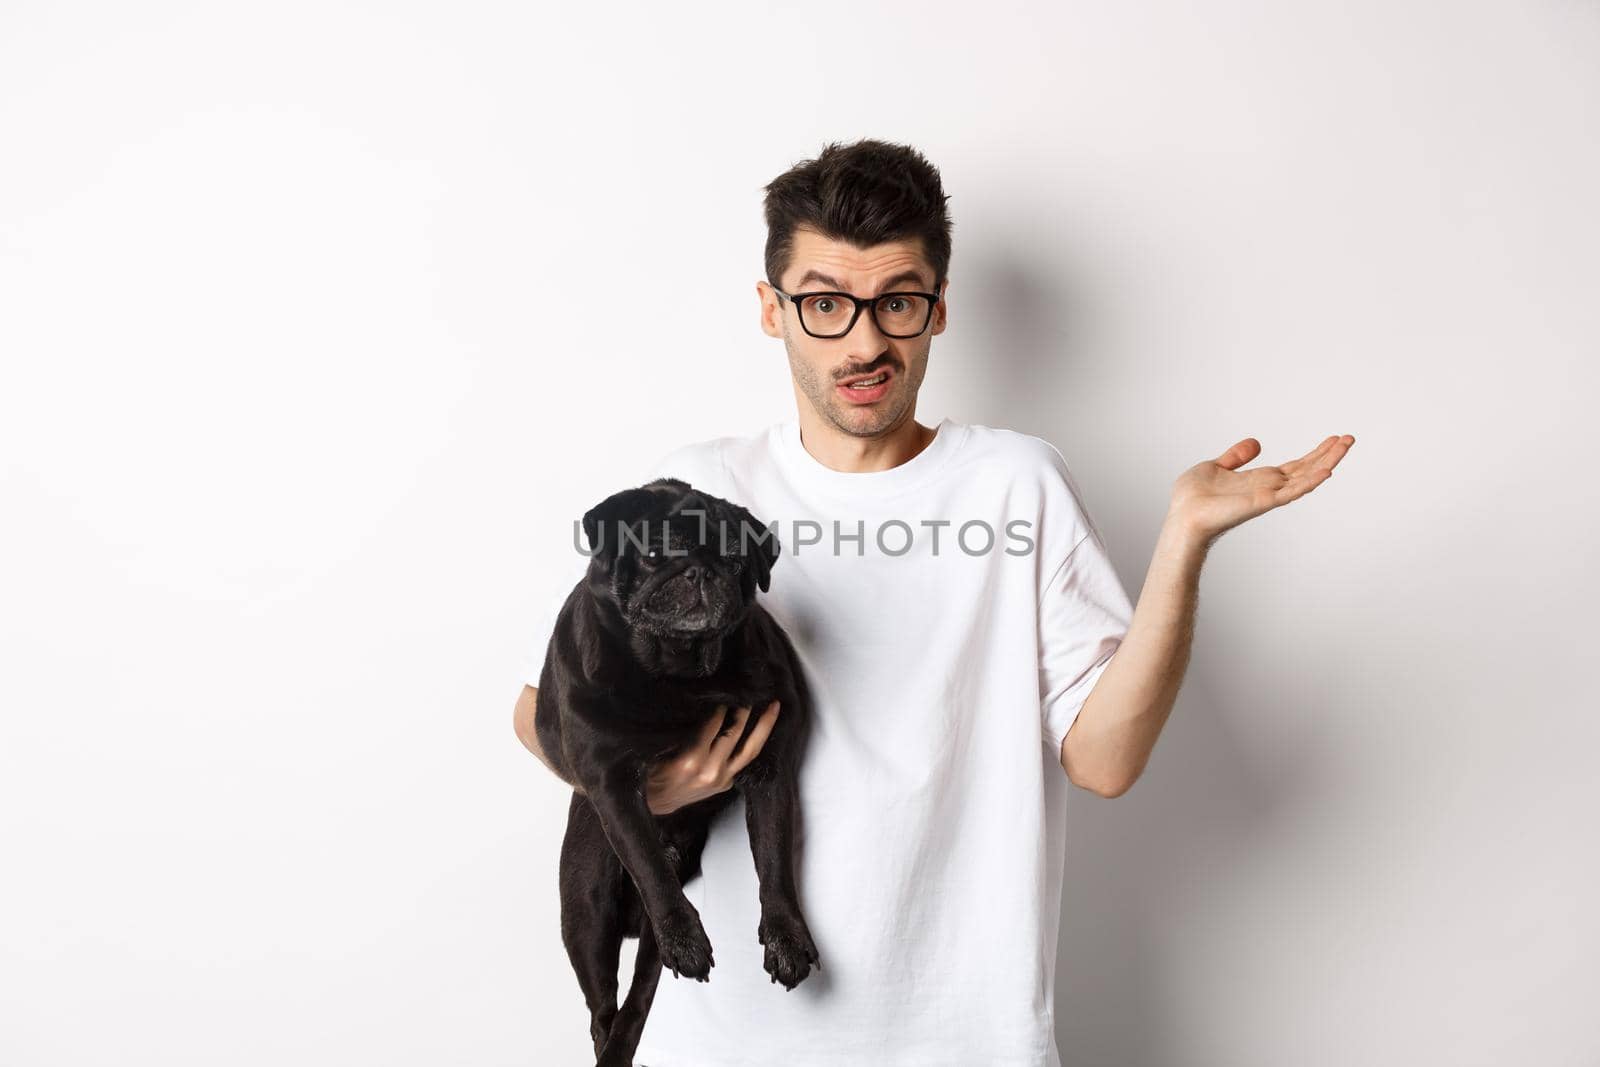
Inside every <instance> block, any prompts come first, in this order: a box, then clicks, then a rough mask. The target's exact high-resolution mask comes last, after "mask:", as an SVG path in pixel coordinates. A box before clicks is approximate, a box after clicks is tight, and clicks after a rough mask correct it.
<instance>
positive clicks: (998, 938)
mask: <svg viewBox="0 0 1600 1067" xmlns="http://www.w3.org/2000/svg"><path fill="white" fill-rule="evenodd" d="M661 475H671V476H673V477H678V478H682V479H683V480H684V481H686V482H689V483H690V484H691V485H693V486H694V487H695V488H697V489H703V490H706V491H708V492H710V493H713V494H715V495H717V496H721V497H725V498H727V499H729V500H732V501H734V502H736V503H739V504H742V505H744V506H745V507H747V508H748V509H749V510H750V511H751V513H752V514H754V515H755V517H756V518H757V519H758V520H759V521H761V522H763V523H766V524H768V525H769V526H771V527H772V528H774V529H775V530H776V532H777V535H778V541H779V543H780V554H779V558H778V562H777V564H776V566H775V567H774V568H773V572H772V586H771V589H770V591H769V592H767V593H762V594H759V596H760V598H761V603H762V604H763V605H764V606H765V607H766V609H767V610H768V611H769V612H771V613H772V615H773V617H774V618H775V619H776V620H777V621H778V622H779V623H780V624H781V625H782V626H783V628H784V629H785V630H786V631H787V632H788V634H789V637H790V639H791V640H792V641H793V642H794V645H795V648H796V650H797V651H798V652H799V656H800V660H801V663H802V665H803V668H804V670H805V672H806V679H807V681H808V683H809V686H810V689H811V694H812V699H813V701H814V707H813V708H812V709H811V712H812V716H813V718H812V729H811V737H810V741H809V744H808V746H807V748H806V751H805V755H804V758H803V760H802V763H801V772H800V782H799V787H800V788H799V795H800V822H801V828H800V833H799V858H798V877H799V886H800V905H801V908H802V910H803V911H804V913H805V917H806V922H807V924H808V925H809V927H810V929H811V934H812V937H813V938H814V939H815V941H816V944H817V952H818V955H819V956H820V958H821V960H822V967H821V969H820V970H813V971H812V973H811V975H810V976H809V977H808V978H807V979H806V980H805V981H804V982H802V983H801V984H800V985H799V986H797V987H796V988H795V989H794V990H792V991H790V990H785V989H784V988H783V986H781V985H775V984H773V983H772V981H771V979H770V978H769V977H768V975H767V973H766V971H765V970H764V969H763V968H762V965H761V961H762V948H761V945H760V944H759V943H758V942H757V940H756V925H757V922H758V920H759V917H760V900H759V897H758V893H757V881H756V875H755V868H754V863H753V860H752V859H751V854H750V845H749V838H748V835H747V833H746V829H745V813H744V802H743V801H742V800H736V801H735V802H734V803H733V804H732V805H730V806H729V807H728V808H727V809H725V810H724V811H723V812H722V813H721V814H720V815H719V816H718V817H717V818H716V820H715V821H714V822H713V824H712V827H711V832H710V837H709V839H708V841H707V843H706V848H705V853H704V856H703V859H702V874H701V875H700V877H698V878H696V879H693V880H692V881H690V882H689V884H688V885H687V886H685V887H684V891H685V893H686V895H687V896H688V898H689V900H690V901H691V902H692V903H693V904H694V906H695V907H696V908H697V909H698V910H699V912H700V917H701V920H702V921H703V922H704V924H705V928H706V933H707V934H708V935H709V937H710V939H711V943H712V945H713V946H714V947H715V949H716V957H717V963H716V966H715V967H714V968H713V969H712V971H711V976H710V981H709V982H697V981H692V980H689V979H675V978H674V977H673V975H672V973H671V972H670V971H667V972H664V973H663V975H662V978H661V982H660V986H659V988H658V990H657V992H656V997H655V1002H654V1004H653V1006H652V1007H651V1010H650V1014H649V1018H648V1020H647V1021H646V1024H645V1029H644V1033H643V1037H642V1041H641V1044H640V1047H639V1050H638V1053H637V1055H636V1056H635V1062H637V1063H638V1064H640V1065H641V1067H763V1065H769V1064H770V1065H774V1067H823V1065H827V1067H864V1065H871V1067H974V1065H978V1064H982V1065H984V1067H1059V1064H1060V1062H1061V1061H1060V1058H1059V1056H1058V1053H1057V1050H1056V1046H1055V1035H1054V1022H1055V1020H1054V989H1055V960H1056V947H1057V932H1058V924H1059V919H1060V908H1061V884H1062V868H1063V860H1064V852H1065V843H1066V826H1065V814H1066V799H1067V789H1068V782H1067V777H1066V774H1065V772H1064V771H1063V770H1062V768H1061V764H1060V752H1061V742H1062V739H1063V738H1064V737H1065V736H1066V732H1067V730H1068V729H1069V728H1070V727H1071V725H1072V722H1073V720H1074V719H1075V718H1076V717H1077V714H1078V710H1079V709H1080V707H1081V706H1082V704H1083V701H1084V699H1085V698H1086V697H1087V696H1088V695H1089V691H1090V690H1091V689H1092V688H1093V687H1094V683H1095V681H1096V680H1097V679H1098V678H1099V677H1100V674H1101V672H1102V671H1103V670H1104V669H1105V666H1106V664H1107V662H1108V661H1109V660H1110V658H1111V656H1112V654H1113V653H1114V652H1115V651H1116V649H1117V647H1118V645H1119V644H1120V643H1121V640H1122V638H1123V636H1124V635H1125V634H1126V633H1127V629H1128V625H1129V622H1130V621H1131V618H1132V615H1133V607H1132V604H1131V603H1130V602H1129V599H1128V596H1127V593H1126V592H1125V591H1124V590H1123V587H1122V584H1121V582H1120V581H1119V580H1118V578H1117V575H1116V572H1115V571H1114V570H1113V568H1112V564H1111V561H1110V559H1109V558H1108V556H1107V554H1106V550H1105V546H1104V543H1103V541H1102V540H1101V537H1100V535H1099V531H1098V529H1097V528H1096V527H1095V526H1094V524H1093V523H1092V521H1091V520H1090V518H1089V516H1088V513H1087V512H1086V510H1085V508H1084V506H1083V503H1082V500H1081V498H1080V494H1079V492H1078V489H1077V485H1076V483H1075V482H1074V480H1073V478H1072V475H1071V473H1070V472H1069V471H1068V469H1067V465H1066V461H1065V460H1064V459H1063V458H1062V456H1061V453H1060V452H1058V451H1057V450H1056V449H1055V447H1054V446H1053V445H1051V444H1050V443H1048V442H1047V441H1044V440H1042V439H1040V438H1037V437H1032V436H1029V435H1027V434H1022V433H1017V432H1015V431H1011V430H1005V429H997V428H991V427H987V426H978V425H968V424H962V423H957V422H953V421H951V420H950V419H945V420H943V421H942V422H940V423H939V425H938V434H937V436H936V437H935V438H934V440H933V441H932V442H931V443H930V444H929V445H928V446H927V447H926V448H924V449H923V451H922V452H920V453H918V454H917V455H916V456H914V457H912V458H911V459H910V460H909V461H907V462H905V463H903V464H901V465H900V466H898V467H894V468H891V469H889V470H885V471H875V472H869V473H847V472H843V471H835V470H832V469H831V468H829V467H826V466H824V465H823V464H822V463H820V462H819V461H818V460H817V459H816V458H815V457H813V456H812V455H811V454H810V453H809V452H807V451H806V450H805V448H804V447H803V446H802V445H801V442H800V434H799V426H798V422H797V421H795V420H793V419H791V420H789V421H787V422H783V423H778V424H776V425H774V426H771V427H769V428H768V429H766V430H763V431H761V432H758V433H756V434H753V435H751V436H748V437H724V438H719V439H715V440H708V441H703V442H699V443H696V444H691V445H688V446H686V447H683V448H680V449H677V450H676V451H674V452H672V453H670V454H669V455H668V456H666V457H665V458H663V459H662V460H661V461H659V462H658V463H657V465H656V467H655V468H654V470H653V471H651V472H650V474H649V475H648V476H647V478H646V480H648V479H649V478H654V477H659V476H661ZM619 488H620V487H619ZM597 499H598V498H597ZM836 523H837V530H838V541H837V544H838V550H837V551H835V543H836V542H835V529H836V526H835V524H836ZM941 523H942V524H941ZM963 531H964V532H963ZM989 531H992V542H993V545H992V547H991V548H988V550H987V551H985V547H986V545H987V544H988V543H989V542H990V540H991V533H990V532H989ZM858 534H859V535H860V536H859V537H858V536H856V535H858ZM1008 549H1009V550H1010V552H1009V553H1008V552H1007V550H1008ZM574 555H575V557H576V559H577V563H576V565H577V567H578V568H579V569H580V570H581V565H582V563H583V559H582V557H581V556H578V554H577V553H574ZM575 580H576V579H575ZM561 599H563V600H564V599H565V596H564V594H563V596H562V597H561ZM559 607H560V605H559V604H554V605H551V606H550V607H549V609H548V611H547V614H546V621H545V623H544V628H543V629H541V630H540V632H539V633H537V634H536V635H535V637H536V642H537V643H536V644H535V646H534V649H535V653H534V656H533V662H532V663H531V664H530V670H529V680H528V684H529V685H537V684H538V668H539V666H540V665H542V662H543V656H544V648H545V646H546V644H547V642H548V639H549V633H550V629H549V627H550V626H551V625H552V623H553V619H554V615H555V613H556V611H557V610H558V609H559ZM631 974H632V972H631V969H630V968H627V967H624V969H623V974H622V977H621V982H622V989H621V993H622V994H625V993H626V991H627V987H628V983H629V981H630V980H631Z"/></svg>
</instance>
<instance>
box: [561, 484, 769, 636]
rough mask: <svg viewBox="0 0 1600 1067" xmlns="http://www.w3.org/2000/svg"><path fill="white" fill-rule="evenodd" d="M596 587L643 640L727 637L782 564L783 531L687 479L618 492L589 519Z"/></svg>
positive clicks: (590, 513)
mask: <svg viewBox="0 0 1600 1067" xmlns="http://www.w3.org/2000/svg"><path fill="white" fill-rule="evenodd" d="M583 532H584V534H585V536H587V537H588V539H589V547H590V550H591V552H592V556H591V558H590V563H589V575H590V577H589V588H590V589H591V590H593V591H594V592H595V594H596V595H605V596H607V597H608V599H610V600H611V602H612V603H613V604H615V605H616V607H617V610H618V611H619V612H620V613H621V615H622V618H623V620H624V621H625V622H626V623H627V625H628V627H629V629H630V630H632V631H634V632H635V633H640V634H648V635H651V636H653V637H656V638H663V637H664V638H672V639H676V640H680V641H681V640H684V639H693V638H701V637H713V636H714V637H721V636H723V635H725V634H727V633H729V632H731V631H733V630H734V629H735V628H737V627H738V625H739V624H740V623H741V622H743V621H744V617H745V615H746V614H747V613H748V612H749V610H750V605H751V604H753V603H754V602H755V596H756V590H757V589H758V588H759V589H760V590H762V591H763V592H765V591H766V590H767V588H768V587H769V584H770V582H771V576H772V567H773V565H774V564H775V563H776V562H777V561H778V541H777V536H776V534H775V533H774V532H773V531H771V530H769V529H768V528H767V527H766V526H765V525H764V524H763V523H761V522H759V521H757V520H756V517H755V516H754V515H752V514H750V512H749V511H747V510H746V509H744V508H742V507H740V506H739V505H738V504H735V503H733V502H732V501H728V500H724V499H722V498H721V497H716V496H711V495H709V494H707V493H702V492H699V491H698V490H696V489H695V488H694V487H693V486H691V485H690V484H689V483H688V482H684V481H680V480H679V479H677V478H658V479H656V480H655V481H653V482H650V483H648V484H646V485H643V486H640V487H639V488H637V489H624V490H622V491H621V492H619V493H614V494H612V495H611V496H609V497H607V498H606V499H604V500H602V501H601V502H600V503H598V504H596V505H595V506H594V507H593V508H591V509H589V511H588V513H586V514H585V515H584V517H583Z"/></svg>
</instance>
